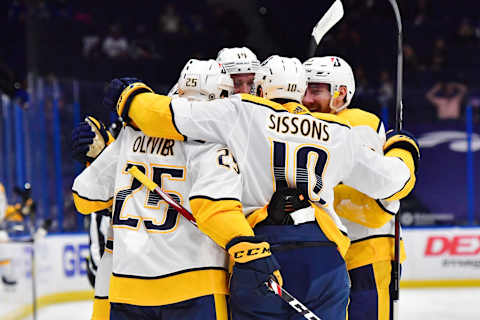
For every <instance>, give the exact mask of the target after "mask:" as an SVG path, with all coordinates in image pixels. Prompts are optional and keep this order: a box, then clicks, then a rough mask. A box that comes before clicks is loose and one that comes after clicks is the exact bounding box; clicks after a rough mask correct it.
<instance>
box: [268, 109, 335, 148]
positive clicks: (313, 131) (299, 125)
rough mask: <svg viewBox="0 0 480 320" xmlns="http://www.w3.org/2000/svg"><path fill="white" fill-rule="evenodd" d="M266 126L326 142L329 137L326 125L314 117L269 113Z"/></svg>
mask: <svg viewBox="0 0 480 320" xmlns="http://www.w3.org/2000/svg"><path fill="white" fill-rule="evenodd" d="M268 119H269V120H268V121H267V128H268V129H270V130H272V131H275V132H277V133H282V134H292V135H302V136H305V137H310V138H313V139H318V140H320V141H323V142H326V141H328V140H329V139H330V133H329V131H330V130H329V128H328V125H327V124H325V123H324V122H322V121H320V120H316V119H314V118H306V117H302V118H300V117H297V116H292V115H277V114H271V115H270V117H269V118H268Z"/></svg>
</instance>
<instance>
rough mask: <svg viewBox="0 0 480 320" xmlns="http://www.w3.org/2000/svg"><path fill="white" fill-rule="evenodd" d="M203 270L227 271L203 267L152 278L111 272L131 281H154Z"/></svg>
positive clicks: (219, 268)
mask: <svg viewBox="0 0 480 320" xmlns="http://www.w3.org/2000/svg"><path fill="white" fill-rule="evenodd" d="M203 270H220V271H227V269H226V268H222V267H203V268H192V269H185V270H182V271H177V272H173V273H169V274H164V275H161V276H153V277H146V276H134V275H130V274H120V273H115V272H112V275H113V276H115V277H119V278H132V279H147V280H154V279H162V278H167V277H171V276H176V275H179V274H182V273H187V272H193V271H203Z"/></svg>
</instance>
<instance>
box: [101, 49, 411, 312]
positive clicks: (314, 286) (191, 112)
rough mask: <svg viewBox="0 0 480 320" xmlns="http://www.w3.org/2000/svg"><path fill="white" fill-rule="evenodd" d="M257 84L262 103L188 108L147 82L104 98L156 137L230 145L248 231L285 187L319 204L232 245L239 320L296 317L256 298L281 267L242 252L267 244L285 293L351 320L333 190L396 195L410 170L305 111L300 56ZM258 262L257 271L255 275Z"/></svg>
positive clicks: (276, 64) (275, 60) (232, 101)
mask: <svg viewBox="0 0 480 320" xmlns="http://www.w3.org/2000/svg"><path fill="white" fill-rule="evenodd" d="M255 79H256V87H257V90H256V91H257V92H259V93H260V95H262V96H263V98H262V97H255V96H251V95H248V94H241V95H234V96H233V97H232V98H229V99H222V100H215V101H211V102H189V101H185V100H182V99H171V98H168V97H165V96H162V95H158V94H155V93H153V92H152V91H151V89H149V88H148V87H147V86H146V85H145V84H143V83H129V84H128V85H121V80H118V79H116V80H113V81H112V82H111V84H110V86H109V88H108V89H107V92H106V97H105V101H107V102H110V105H111V106H112V108H113V107H116V108H117V112H118V113H119V115H121V116H122V117H123V118H124V119H125V120H126V121H128V122H131V123H135V124H136V125H137V126H138V127H139V128H140V129H141V130H143V131H144V132H145V133H147V134H148V135H150V136H158V137H168V138H172V139H178V140H183V139H186V138H188V139H203V140H207V141H212V142H219V143H224V144H226V145H228V146H229V147H230V148H231V149H232V150H233V151H234V153H235V154H236V156H237V159H238V162H239V165H240V168H241V169H242V182H243V195H242V203H243V206H244V212H245V213H246V214H247V215H248V214H250V213H252V212H253V211H255V210H257V212H256V214H255V215H250V216H249V217H248V218H249V220H250V222H251V223H252V224H256V223H258V222H261V221H262V220H267V219H268V218H269V217H268V214H269V212H268V211H269V210H268V208H266V207H265V206H266V205H267V204H268V202H269V200H270V198H271V197H272V194H273V193H274V191H275V190H279V189H282V188H287V187H296V188H297V189H298V190H299V191H300V192H301V193H302V194H303V195H304V197H305V198H307V199H309V200H310V201H312V202H314V203H317V204H318V205H320V206H322V208H320V207H317V206H315V208H314V207H310V208H311V210H308V208H306V209H307V210H303V211H302V213H301V214H299V216H293V215H292V216H290V217H291V218H292V219H285V220H287V221H286V222H287V224H291V225H260V226H257V227H255V229H254V231H255V234H256V236H255V237H241V238H232V239H231V240H230V241H229V243H227V245H226V247H227V249H228V251H229V253H230V255H231V257H232V258H233V259H234V260H235V262H236V264H235V267H234V270H233V275H232V278H231V284H230V289H231V299H230V301H231V308H232V314H233V317H234V319H252V318H255V319H271V318H275V319H288V318H290V317H291V316H293V315H292V314H291V312H292V311H291V310H290V309H289V307H288V306H286V305H284V304H283V302H282V301H281V300H280V299H278V298H277V297H275V296H268V295H267V296H263V297H262V296H258V295H257V294H256V293H255V292H258V291H259V289H260V291H261V288H264V282H265V281H266V280H267V279H268V278H269V277H270V276H271V274H272V273H273V271H274V270H277V268H278V265H276V264H273V265H264V264H261V262H262V259H263V258H264V257H262V256H261V255H259V254H255V255H252V256H251V257H249V256H248V255H247V254H246V253H248V252H254V253H258V252H269V251H270V250H269V245H268V243H266V242H264V241H265V240H266V241H268V242H270V243H271V244H272V250H271V251H272V252H274V253H275V255H276V256H277V258H278V260H279V262H280V265H281V268H282V269H281V270H282V275H283V276H284V277H285V279H286V280H285V287H286V289H289V291H291V292H292V293H294V294H295V295H296V296H297V298H299V299H300V300H303V302H305V304H306V305H307V307H308V308H310V309H311V310H313V311H314V312H315V313H317V314H318V315H319V316H320V317H324V318H326V319H342V318H343V319H345V317H346V307H347V302H348V293H349V280H348V275H347V272H346V267H345V263H344V260H343V257H342V256H344V255H345V253H346V251H347V249H348V246H349V240H348V238H347V237H346V236H345V234H344V233H342V232H345V231H346V229H345V228H344V226H343V225H342V223H341V222H340V220H339V218H338V217H337V215H336V214H335V212H334V210H333V200H334V199H333V187H334V186H335V185H337V184H338V183H339V182H340V181H343V182H344V183H346V184H348V185H351V186H353V187H355V188H358V189H359V190H361V191H363V192H365V193H367V194H369V195H370V196H372V197H375V198H387V197H396V196H397V195H401V193H402V191H403V189H404V186H405V184H406V182H407V181H408V180H409V179H410V172H409V170H408V168H407V166H406V165H405V164H404V163H403V162H402V161H401V160H400V159H398V158H395V157H388V156H387V157H384V156H383V155H379V154H378V153H375V152H374V151H372V150H370V149H369V148H367V147H365V146H364V145H363V144H362V142H361V141H359V140H358V136H357V134H356V132H355V131H356V130H355V129H354V128H351V127H350V125H349V123H348V122H347V121H345V120H342V119H340V118H338V117H337V116H334V115H328V114H322V115H317V116H316V117H314V116H313V115H311V114H310V113H308V111H306V109H305V108H304V107H303V106H302V105H301V104H300V103H299V102H300V101H301V100H302V97H303V94H304V91H305V88H306V77H305V73H304V69H303V67H302V65H301V63H300V62H299V61H298V59H295V58H293V59H290V58H282V57H278V56H272V57H270V58H269V59H267V60H266V61H265V62H264V63H263V64H262V67H261V68H260V69H259V71H257V74H256V78H255ZM262 208H263V210H259V209H262ZM288 221H290V222H288ZM315 221H316V223H315ZM201 223H203V224H209V221H208V220H205V221H202V222H201ZM317 223H318V225H317ZM295 224H298V225H295ZM256 258H257V259H256ZM253 263H258V264H257V265H256V266H258V265H261V268H257V269H253V268H251V266H252V264H253Z"/></svg>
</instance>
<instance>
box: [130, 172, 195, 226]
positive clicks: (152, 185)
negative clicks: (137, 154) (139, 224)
mask: <svg viewBox="0 0 480 320" xmlns="http://www.w3.org/2000/svg"><path fill="white" fill-rule="evenodd" d="M128 172H129V173H130V174H131V175H132V176H134V177H135V179H137V180H138V181H140V182H141V183H142V184H143V185H145V186H146V187H147V188H148V189H149V190H150V191H153V192H155V193H157V194H158V195H159V196H160V197H161V198H162V199H163V200H165V202H167V203H168V204H169V205H170V206H172V207H173V208H174V209H175V210H177V212H178V213H180V214H181V215H182V216H184V217H185V218H186V219H187V220H188V221H190V222H191V223H192V224H194V225H195V226H196V225H197V222H196V221H195V217H194V216H193V215H192V214H191V213H190V212H189V211H188V210H187V209H185V208H184V207H183V206H182V205H181V204H179V203H177V202H176V201H175V200H173V199H172V197H170V196H169V195H168V193H166V192H164V191H163V190H162V189H161V188H160V187H159V186H158V185H157V184H156V183H155V182H154V181H153V180H151V179H150V178H148V177H147V176H146V175H145V174H143V173H142V172H141V171H140V170H138V168H137V167H136V166H133V167H131V168H130V169H129V170H128Z"/></svg>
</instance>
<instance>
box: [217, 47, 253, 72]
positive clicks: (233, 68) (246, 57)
mask: <svg viewBox="0 0 480 320" xmlns="http://www.w3.org/2000/svg"><path fill="white" fill-rule="evenodd" d="M217 61H218V62H220V63H221V64H222V65H223V67H224V68H225V70H226V71H227V73H228V74H241V73H255V72H257V70H258V68H259V67H260V61H258V59H257V56H256V55H255V54H254V53H253V52H252V50H250V49H248V48H247V47H242V48H223V49H222V50H220V51H219V52H218V55H217Z"/></svg>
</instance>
